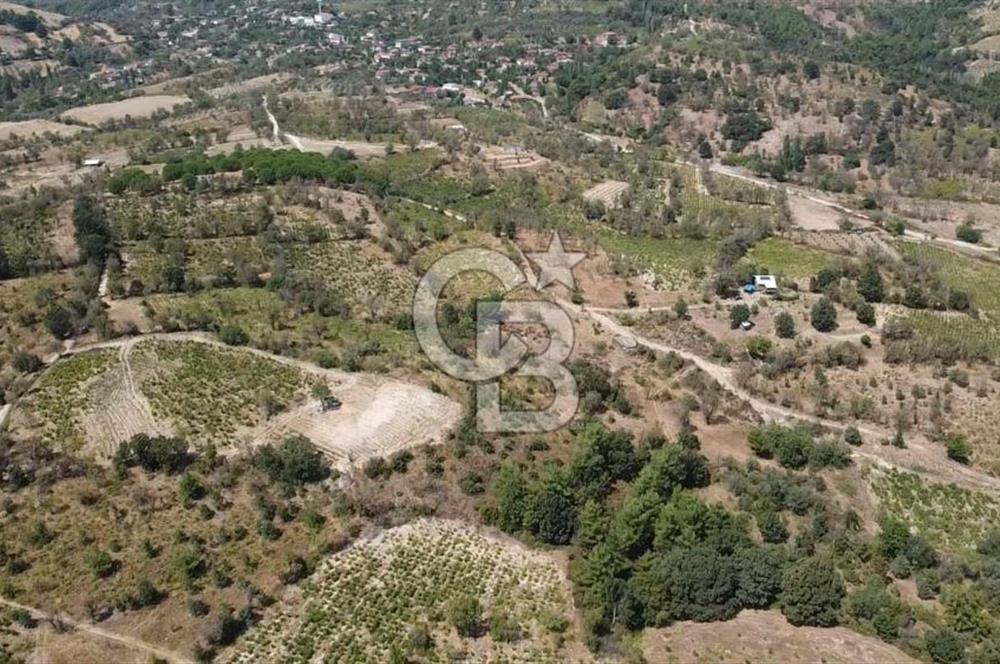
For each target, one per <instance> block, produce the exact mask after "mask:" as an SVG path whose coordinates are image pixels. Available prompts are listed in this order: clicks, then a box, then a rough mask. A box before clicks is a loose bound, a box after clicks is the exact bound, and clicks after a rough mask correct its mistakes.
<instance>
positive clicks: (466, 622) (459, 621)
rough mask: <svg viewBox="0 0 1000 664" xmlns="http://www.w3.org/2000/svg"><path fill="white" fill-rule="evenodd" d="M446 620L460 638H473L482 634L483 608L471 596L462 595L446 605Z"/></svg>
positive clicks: (476, 599)
mask: <svg viewBox="0 0 1000 664" xmlns="http://www.w3.org/2000/svg"><path fill="white" fill-rule="evenodd" d="M447 613H448V620H449V621H450V622H451V624H452V625H454V627H455V629H456V631H458V633H459V635H460V636H464V637H466V638H475V637H478V636H480V635H482V633H483V607H482V605H481V604H480V603H479V599H478V598H476V597H474V596H472V595H462V596H460V597H457V598H455V599H453V600H452V601H451V602H449V603H448V609H447Z"/></svg>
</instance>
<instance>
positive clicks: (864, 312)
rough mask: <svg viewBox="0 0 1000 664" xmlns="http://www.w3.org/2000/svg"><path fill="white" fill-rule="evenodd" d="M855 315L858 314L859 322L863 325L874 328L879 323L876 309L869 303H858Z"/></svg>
mask: <svg viewBox="0 0 1000 664" xmlns="http://www.w3.org/2000/svg"><path fill="white" fill-rule="evenodd" d="M854 313H855V314H857V316H858V322H859V323H861V324H862V325H867V326H868V327H873V326H874V325H875V323H877V322H878V321H876V319H875V307H873V306H872V305H870V304H869V303H867V302H858V304H857V305H856V306H855V307H854Z"/></svg>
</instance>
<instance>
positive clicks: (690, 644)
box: [642, 611, 918, 664]
mask: <svg viewBox="0 0 1000 664" xmlns="http://www.w3.org/2000/svg"><path fill="white" fill-rule="evenodd" d="M642 650H643V654H644V655H645V657H646V661H648V662H650V664H666V663H667V662H705V663H708V662H733V663H734V664H735V663H736V662H739V663H742V662H814V663H816V664H819V663H820V662H823V663H825V664H911V663H912V664H916V662H917V661H918V660H915V659H912V658H911V657H909V656H908V655H906V654H905V653H903V652H902V651H900V650H897V649H896V648H894V647H892V646H890V645H888V644H887V643H883V642H882V641H880V640H879V639H877V638H875V637H870V636H863V635H861V634H858V633H856V632H852V631H850V630H848V629H846V628H844V627H834V628H832V629H823V628H820V627H794V626H792V625H790V624H789V623H788V621H787V620H785V618H784V616H782V615H781V614H780V613H778V612H777V611H743V612H742V613H741V614H740V615H738V616H737V617H736V618H734V619H733V620H729V621H726V622H716V623H695V622H680V623H677V624H675V625H672V626H670V627H667V628H665V629H658V630H650V631H649V632H647V633H646V634H645V635H644V638H643V646H642Z"/></svg>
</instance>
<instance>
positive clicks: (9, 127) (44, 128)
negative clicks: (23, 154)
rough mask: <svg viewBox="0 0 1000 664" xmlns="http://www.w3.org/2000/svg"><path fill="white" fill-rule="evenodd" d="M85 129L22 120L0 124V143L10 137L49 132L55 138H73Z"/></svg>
mask: <svg viewBox="0 0 1000 664" xmlns="http://www.w3.org/2000/svg"><path fill="white" fill-rule="evenodd" d="M83 131H89V129H87V128H86V127H80V126H78V125H68V124H63V123H62V122H53V121H51V120H23V121H21V122H0V141H6V140H7V139H9V138H11V137H12V136H39V135H41V134H44V133H46V132H51V133H53V134H55V135H57V136H75V135H77V134H79V133H80V132H83Z"/></svg>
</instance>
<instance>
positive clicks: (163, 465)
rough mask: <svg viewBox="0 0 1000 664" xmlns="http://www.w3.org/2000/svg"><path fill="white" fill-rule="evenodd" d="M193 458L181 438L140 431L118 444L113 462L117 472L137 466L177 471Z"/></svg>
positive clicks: (154, 469)
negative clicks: (149, 434)
mask: <svg viewBox="0 0 1000 664" xmlns="http://www.w3.org/2000/svg"><path fill="white" fill-rule="evenodd" d="M193 459H194V456H193V455H192V454H191V452H190V451H189V449H188V444H187V441H185V440H184V439H182V438H173V437H167V436H148V435H146V434H144V433H140V434H136V435H135V436H133V437H132V438H130V439H129V440H127V441H125V442H123V443H121V444H120V445H119V446H118V449H117V450H116V451H115V456H114V460H113V462H114V466H115V468H116V469H118V470H119V472H123V471H124V470H125V469H127V468H130V467H132V466H139V467H141V468H142V469H143V470H146V471H147V472H150V473H157V472H165V473H179V472H180V471H182V470H184V469H185V468H186V467H187V466H188V465H189V464H190V463H191V462H192V461H193Z"/></svg>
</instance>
